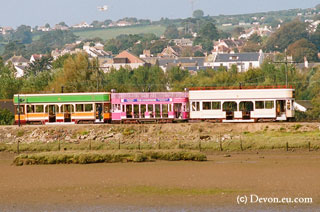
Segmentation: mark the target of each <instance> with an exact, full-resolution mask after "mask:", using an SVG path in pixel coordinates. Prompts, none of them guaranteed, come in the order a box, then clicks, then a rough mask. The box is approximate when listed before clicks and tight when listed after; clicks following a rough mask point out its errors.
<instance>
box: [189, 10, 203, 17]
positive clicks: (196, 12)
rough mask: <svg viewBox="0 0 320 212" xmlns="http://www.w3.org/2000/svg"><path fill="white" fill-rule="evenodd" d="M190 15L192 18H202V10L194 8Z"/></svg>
mask: <svg viewBox="0 0 320 212" xmlns="http://www.w3.org/2000/svg"><path fill="white" fill-rule="evenodd" d="M192 16H193V17H194V18H202V17H203V16H204V12H203V11H202V10H195V11H194V12H193V14H192Z"/></svg>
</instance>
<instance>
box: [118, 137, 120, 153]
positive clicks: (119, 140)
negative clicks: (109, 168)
mask: <svg viewBox="0 0 320 212" xmlns="http://www.w3.org/2000/svg"><path fill="white" fill-rule="evenodd" d="M118 149H119V150H120V138H119V139H118Z"/></svg>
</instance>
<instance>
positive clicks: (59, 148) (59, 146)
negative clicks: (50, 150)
mask: <svg viewBox="0 0 320 212" xmlns="http://www.w3.org/2000/svg"><path fill="white" fill-rule="evenodd" d="M58 150H59V152H60V150H61V144H60V139H59V143H58Z"/></svg>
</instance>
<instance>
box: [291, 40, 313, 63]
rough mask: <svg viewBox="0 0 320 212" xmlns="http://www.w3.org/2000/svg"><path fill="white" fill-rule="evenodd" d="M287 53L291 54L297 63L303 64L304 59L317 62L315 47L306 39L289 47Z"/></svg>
mask: <svg viewBox="0 0 320 212" xmlns="http://www.w3.org/2000/svg"><path fill="white" fill-rule="evenodd" d="M288 53H289V54H291V55H292V56H293V60H294V61H297V62H303V61H304V57H306V58H307V59H308V61H317V57H318V55H317V54H318V49H317V47H316V46H315V45H314V44H313V43H311V42H310V41H308V40H307V39H301V40H298V41H296V42H294V43H293V44H291V45H289V47H288Z"/></svg>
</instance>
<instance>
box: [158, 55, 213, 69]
mask: <svg viewBox="0 0 320 212" xmlns="http://www.w3.org/2000/svg"><path fill="white" fill-rule="evenodd" d="M204 61H205V57H180V58H159V59H158V65H159V67H160V68H162V70H164V71H167V70H169V69H170V68H172V67H180V68H182V69H187V70H189V71H191V70H192V71H197V70H202V69H206V68H208V67H204Z"/></svg>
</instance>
